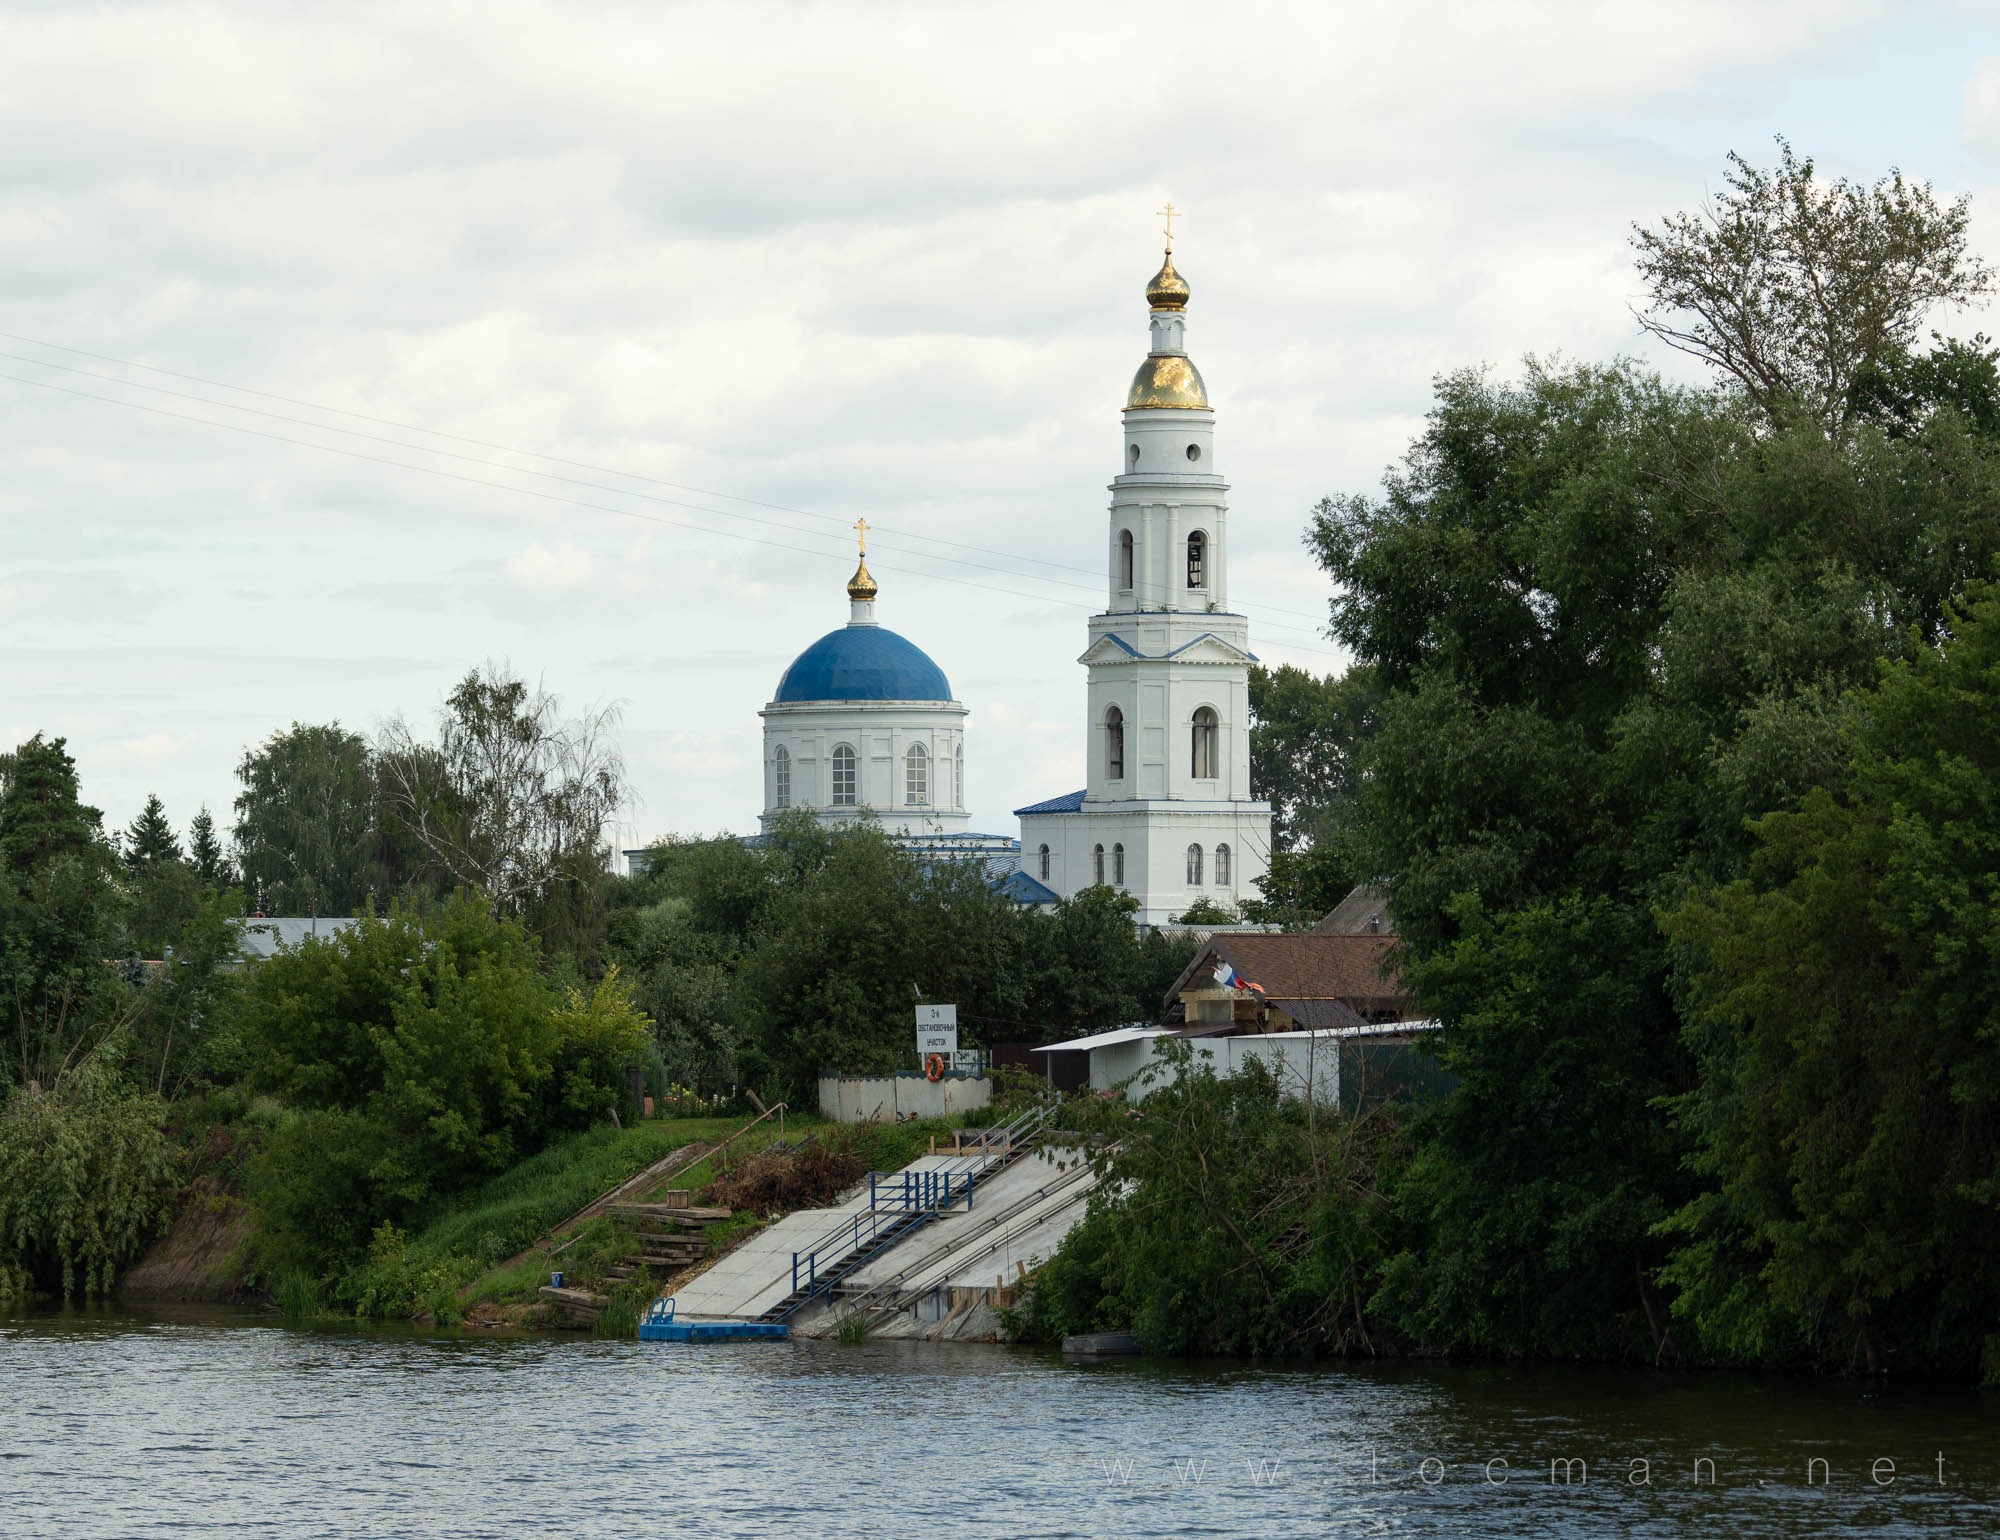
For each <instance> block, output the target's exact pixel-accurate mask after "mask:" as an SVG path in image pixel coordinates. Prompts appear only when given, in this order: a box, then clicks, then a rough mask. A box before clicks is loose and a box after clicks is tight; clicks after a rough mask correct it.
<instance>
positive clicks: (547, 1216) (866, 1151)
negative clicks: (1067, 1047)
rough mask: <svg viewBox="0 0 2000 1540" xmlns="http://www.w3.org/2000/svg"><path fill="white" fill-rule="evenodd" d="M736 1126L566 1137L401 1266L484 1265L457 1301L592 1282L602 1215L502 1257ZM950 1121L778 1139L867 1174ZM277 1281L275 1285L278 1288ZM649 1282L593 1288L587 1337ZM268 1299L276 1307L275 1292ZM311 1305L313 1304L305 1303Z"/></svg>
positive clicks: (644, 1126)
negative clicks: (561, 1244) (814, 1146)
mask: <svg viewBox="0 0 2000 1540" xmlns="http://www.w3.org/2000/svg"><path fill="white" fill-rule="evenodd" d="M743 1121H744V1120H742V1119H734V1118H732V1119H720V1118H677V1119H667V1118H658V1119H651V1120H648V1121H646V1122H642V1123H636V1124H634V1125H633V1126H631V1127H630V1128H624V1129H617V1128H612V1127H610V1126H608V1125H607V1126H605V1127H601V1128H594V1129H591V1130H589V1131H587V1132H585V1133H581V1134H576V1135H573V1136H571V1137H570V1138H568V1139H565V1140H563V1141H562V1142H561V1143H559V1144H555V1145H552V1146H550V1147H549V1148H548V1149H546V1150H544V1151H542V1153H541V1154H539V1155H535V1156H533V1157H531V1158H529V1159H527V1160H524V1161H522V1162H521V1163H520V1164H519V1165H517V1166H515V1167H513V1168H512V1169H511V1170H509V1171H506V1172H503V1173H502V1174H501V1175H499V1176H497V1177H495V1178H494V1179H493V1180H492V1181H490V1182H488V1183H487V1184H486V1185H485V1186H484V1187H483V1188H481V1189H480V1190H479V1191H478V1192H477V1193H476V1194H474V1195H473V1197H472V1199H471V1201H470V1202H469V1203H468V1204H467V1205H466V1206H465V1207H464V1208H462V1209H460V1210H458V1211H457V1212H456V1213H452V1214H447V1215H445V1216H444V1217H443V1218H441V1219H439V1220H438V1221H437V1222H436V1223H434V1224H432V1225H431V1226H429V1227H428V1228H427V1229H425V1230H424V1231H422V1232H421V1233H420V1234H418V1235H416V1236H414V1237H412V1238H411V1240H410V1244H409V1248H408V1258H409V1261H410V1263H411V1265H413V1266H418V1267H422V1266H429V1265H434V1264H438V1263H442V1262H446V1261H449V1260H452V1259H464V1258H471V1259H477V1260H480V1261H483V1262H485V1263H486V1264H487V1270H486V1271H485V1272H484V1273H482V1274H481V1275H480V1276H478V1277H476V1278H475V1279H473V1280H472V1282H471V1283H469V1284H468V1285H467V1286H466V1287H465V1289H464V1290H463V1292H462V1293H461V1294H460V1296H459V1298H460V1302H461V1303H462V1304H463V1305H466V1306H470V1305H474V1304H479V1303H482V1302H484V1303H490V1304H496V1305H498V1304H513V1303H520V1302H528V1301H533V1299H534V1298H535V1290H536V1289H537V1288H539V1287H540V1286H541V1285H542V1284H543V1283H544V1282H546V1281H547V1277H548V1273H549V1271H550V1269H551V1268H560V1269H562V1270H563V1272H564V1273H565V1274H566V1275H569V1277H570V1279H571V1280H572V1281H573V1282H575V1283H577V1284H579V1285H582V1286H585V1287H592V1288H596V1287H598V1269H599V1267H600V1266H602V1265H603V1264H604V1263H605V1262H607V1261H610V1260H614V1259H615V1256H616V1255H622V1254H623V1252H624V1251H625V1250H628V1249H629V1247H628V1245H627V1244H626V1241H627V1237H626V1235H625V1230H626V1228H627V1227H625V1226H623V1225H618V1224H615V1223H614V1222H612V1221H610V1220H607V1219H603V1218H599V1219H596V1220H593V1221H591V1223H590V1224H589V1225H588V1226H587V1227H586V1228H585V1230H584V1232H583V1233H582V1234H581V1235H580V1236H578V1237H577V1238H576V1239H575V1241H574V1244H572V1245H570V1246H568V1247H567V1248H566V1249H565V1250H564V1251H563V1253H562V1255H561V1256H559V1257H556V1258H554V1259H551V1258H550V1257H549V1256H548V1255H547V1254H546V1253H545V1252H542V1251H539V1250H537V1251H533V1252H530V1253H529V1255H527V1256H525V1257H521V1258H519V1260H517V1261H513V1262H511V1263H508V1262H507V1259H508V1258H510V1257H514V1256H516V1254H517V1253H520V1252H524V1251H528V1248H530V1247H532V1246H534V1245H535V1244H536V1243H537V1242H538V1241H540V1240H542V1239H543V1238H544V1237H545V1236H547V1235H548V1233H549V1231H550V1230H551V1229H552V1228H554V1227H555V1226H556V1225H558V1224H560V1223H561V1222H562V1221H563V1220H565V1219H567V1218H568V1217H569V1216H570V1215H571V1214H573V1213H575V1212H576V1211H577V1210H578V1209H580V1208H582V1207H583V1206H584V1205H585V1204H586V1203H589V1202H590V1201H592V1200H593V1199H595V1198H597V1197H600V1196H601V1195H602V1194H604V1193H605V1192H606V1191H608V1190H609V1189H611V1188H612V1187H615V1186H617V1185H618V1184H619V1183H620V1182H622V1181H625V1180H626V1179H627V1178H629V1177H632V1176H635V1175H637V1174H638V1173H639V1172H640V1171H643V1170H644V1169H645V1168H646V1167H647V1166H649V1165H651V1164H652V1163H653V1162H655V1161H657V1160H659V1159H660V1158H661V1157H662V1156H664V1155H667V1154H669V1153H670V1152H672V1151H674V1150H677V1149H680V1148H682V1147H684V1146H686V1145H688V1144H691V1143H693V1142H695V1141H697V1140H707V1141H711V1142H714V1143H718V1144H719V1143H720V1142H721V1141H722V1140H724V1139H726V1138H728V1137H729V1136H730V1135H731V1134H732V1133H734V1132H736V1130H737V1129H739V1128H741V1127H742V1126H743ZM962 1126H964V1122H963V1119H961V1118H935V1119H930V1120H928V1121H925V1122H921V1123H863V1124H856V1125H850V1126H848V1127H841V1126H840V1125H836V1124H831V1123H828V1122H827V1121H826V1120H825V1119H822V1118H816V1117H811V1116H803V1117H790V1118H788V1119H787V1126H786V1130H785V1132H786V1137H787V1139H788V1140H791V1139H795V1138H797V1137H798V1136H799V1135H800V1134H802V1133H806V1132H812V1133H816V1134H818V1135H819V1137H821V1138H839V1139H844V1140H851V1141H852V1143H851V1148H852V1149H853V1151H854V1154H855V1156H856V1158H857V1159H859V1160H860V1161H861V1162H862V1164H863V1165H864V1166H866V1167H867V1168H868V1169H869V1170H872V1171H895V1170H900V1169H901V1168H902V1167H904V1166H906V1165H908V1164H909V1163H910V1162H911V1161H913V1160H915V1159H916V1158H917V1157H918V1156H920V1155H922V1154H924V1153H925V1152H926V1151H927V1150H928V1149H929V1148H930V1141H931V1139H932V1137H933V1136H934V1135H935V1136H946V1137H948V1136H949V1135H950V1133H951V1131H952V1130H953V1129H954V1128H959V1127H962ZM777 1135H778V1126H777V1123H776V1121H775V1120H773V1121H771V1122H767V1123H764V1124H761V1125H759V1126H758V1127H757V1128H756V1129H754V1130H753V1131H752V1132H750V1133H749V1134H747V1135H746V1136H744V1137H743V1138H742V1139H740V1140H738V1141H737V1143H735V1144H733V1145H731V1146H730V1149H729V1159H730V1164H731V1166H732V1167H733V1166H735V1165H736V1164H737V1162H738V1160H739V1159H741V1158H745V1157H748V1156H750V1155H752V1154H755V1153H756V1152H757V1151H759V1150H761V1149H764V1148H766V1147H767V1146H768V1145H770V1144H771V1143H772V1141H774V1140H775V1139H776V1138H777ZM719 1175H721V1163H720V1162H719V1161H718V1160H717V1159H716V1158H715V1157H714V1156H713V1155H711V1156H708V1157H706V1158H704V1159H703V1160H701V1161H699V1162H698V1163H696V1165H694V1166H693V1167H691V1168H689V1169H688V1170H687V1171H684V1172H681V1173H678V1174H676V1175H675V1176H673V1177H672V1178H670V1179H669V1184H670V1185H671V1186H674V1187H679V1188H686V1189H689V1190H691V1191H699V1190H701V1189H702V1188H703V1187H705V1186H707V1185H708V1183H709V1182H711V1181H713V1180H714V1179H715V1178H716V1177H717V1176H719ZM763 1223H764V1221H763V1220H762V1219H760V1218H759V1217H758V1216H757V1215H755V1214H753V1213H749V1212H747V1211H746V1212H743V1213H738V1214H735V1215H732V1216H731V1217H730V1218H729V1219H726V1220H724V1221H722V1222H721V1223H719V1224H714V1225H710V1226H709V1227H708V1228H707V1230H706V1232H705V1235H706V1238H707V1241H708V1254H709V1255H710V1256H716V1255H719V1254H721V1253H722V1252H724V1251H727V1250H728V1249H729V1248H730V1247H731V1246H733V1245H735V1244H736V1243H737V1242H738V1241H739V1240H741V1239H742V1238H743V1237H744V1236H745V1235H748V1234H749V1233H751V1232H752V1231H754V1230H756V1229H758V1228H760V1227H761V1226H762V1224H763ZM503 1264H505V1265H503ZM309 1281H310V1280H308V1282H309ZM283 1288H284V1285H283V1284H281V1285H280V1290H281V1294H282V1290H283ZM652 1288H653V1280H651V1279H649V1278H647V1276H646V1274H645V1273H644V1272H643V1271H642V1272H641V1273H640V1274H638V1275H637V1276H635V1277H634V1278H633V1279H631V1280H630V1281H629V1283H628V1284H625V1285H620V1286H618V1287H616V1288H611V1287H604V1288H603V1289H602V1292H605V1293H608V1294H610V1295H611V1296H612V1304H611V1305H610V1306H608V1307H607V1308H606V1311H605V1313H604V1317H603V1318H602V1319H601V1320H600V1321H599V1323H598V1328H597V1334H598V1335H599V1336H617V1337H625V1336H633V1335H635V1334H636V1333H637V1331H638V1319H639V1315H640V1314H641V1313H642V1312H643V1310H644V1308H645V1298H642V1297H641V1295H642V1294H643V1295H645V1296H646V1297H650V1292H651V1290H652ZM280 1303H281V1308H282V1304H283V1301H282V1299H281V1302H280ZM314 1308H315V1309H317V1302H316V1301H315V1306H314ZM628 1316H629V1317H630V1319H629V1320H628V1319H627V1317H628Z"/></svg>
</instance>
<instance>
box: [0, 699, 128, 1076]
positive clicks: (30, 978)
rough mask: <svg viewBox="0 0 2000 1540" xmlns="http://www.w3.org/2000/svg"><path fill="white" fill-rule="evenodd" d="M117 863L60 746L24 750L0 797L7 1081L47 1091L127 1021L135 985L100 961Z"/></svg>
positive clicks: (114, 952) (117, 911)
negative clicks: (8, 1038)
mask: <svg viewBox="0 0 2000 1540" xmlns="http://www.w3.org/2000/svg"><path fill="white" fill-rule="evenodd" d="M116 867H117V857H116V856H115V854H114V853H113V852H112V849H111V846H110V842H109V841H107V840H106V839H105V838H104V835H103V831H102V827H101V824H100V819H99V814H98V811H97V809H96V808H93V807H86V806H84V805H83V804H82V803H81V802H80V801H79V800H78V789H77V777H76V765H75V762H74V761H72V760H71V758H70V757H69V754H68V752H67V750H66V749H65V747H64V742H63V740H62V739H60V738H57V739H55V740H53V741H48V740H45V739H43V738H42V737H41V735H40V734H37V735H36V736H35V737H33V738H31V739H29V740H28V741H27V742H26V743H24V744H22V745H21V746H20V748H19V749H17V750H16V751H15V754H14V764H13V770H12V773H11V774H10V775H9V777H8V780H7V788H6V791H5V793H4V794H0V1001H4V1002H5V1006H6V1010H7V1014H8V1017H9V1018H10V1020H9V1026H10V1027H11V1029H12V1030H11V1032H10V1034H9V1035H10V1036H11V1038H12V1039H13V1041H12V1043H11V1044H10V1051H9V1052H8V1053H7V1055H6V1056H5V1061H4V1062H6V1064H7V1074H8V1076H9V1078H11V1079H14V1080H15V1081H16V1083H17V1084H21V1085H27V1084H30V1083H36V1084H39V1085H40V1086H41V1087H42V1088H43V1089H44V1090H45V1091H48V1092H50V1093H54V1092H55V1091H56V1090H57V1088H58V1086H59V1084H60V1082H61V1080H62V1079H63V1077H64V1076H65V1075H66V1074H68V1073H69V1072H70V1071H71V1070H72V1069H74V1068H76V1067H78V1066H79V1065H81V1064H82V1063H83V1062H84V1061H86V1060H87V1059H88V1058H89V1056H90V1055H91V1054H92V1053H94V1052H95V1051H96V1050H97V1049H98V1048H100V1047H102V1046H104V1045H105V1044H106V1043H108V1042H109V1041H110V1040H111V1039H112V1037H113V1036H114V1035H115V1034H116V1033H117V1031H118V1030H119V1028H120V1027H121V1026H123V1025H125V1024H127V1023H128V1022H129V1021H130V1020H131V1018H132V1015H133V1013H134V1010H135V1003H134V992H133V989H132V987H131V985H130V984H129V983H128V982H127V981H125V980H124V979H122V978H121V977H120V976H119V973H118V971H117V970H116V969H115V968H113V967H111V966H110V965H109V963H108V962H107V959H110V958H114V957H117V956H118V955H120V952H121V947H120V940H121V928H122V922H123V908H124V900H123V895H122V893H121V892H120V890H119V888H118V885H117V882H116V880H115V877H114V872H115V870H116Z"/></svg>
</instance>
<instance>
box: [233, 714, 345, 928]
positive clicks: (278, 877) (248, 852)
mask: <svg viewBox="0 0 2000 1540" xmlns="http://www.w3.org/2000/svg"><path fill="white" fill-rule="evenodd" d="M236 776H237V779H238V780H239V781H241V782H242V784H243V790H242V791H241V792H239V793H238V794H237V797H236V826H235V830H234V836H235V842H236V858H237V864H238V866H239V867H240V868H241V870H242V873H243V881H244V884H245V886H246V887H247V888H248V889H249V891H250V894H251V898H252V900H253V904H254V906H255V907H259V908H262V909H263V910H264V912H266V913H268V914H285V913H292V914H305V913H308V912H310V913H314V914H327V915H350V914H353V913H355V912H356V911H357V910H359V909H360V908H361V906H362V904H363V902H364V901H366V899H367V898H368V897H369V895H370V893H371V892H372V891H374V889H375V887H376V883H377V872H376V864H375V843H376V831H375V814H374V806H375V772H374V763H373V760H372V757H371V755H370V753H369V748H368V742H367V740H366V739H364V738H363V737H361V735H360V734H358V733H351V732H348V731H346V730H345V729H343V728H342V727H341V725H340V724H339V723H338V722H331V723H328V724H326V725H324V726H307V725H305V724H303V723H299V722H294V723H293V724H292V725H291V727H290V728H289V729H287V730H286V731H284V732H281V733H275V734H273V735H272V736H271V737H270V738H269V739H267V740H266V741H265V742H264V743H263V744H262V745H260V746H259V747H258V748H257V749H255V750H253V751H251V752H249V753H246V754H245V755H244V756H243V759H242V762H241V763H240V764H239V765H238V766H237V767H236Z"/></svg>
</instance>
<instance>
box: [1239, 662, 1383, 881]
mask: <svg viewBox="0 0 2000 1540" xmlns="http://www.w3.org/2000/svg"><path fill="white" fill-rule="evenodd" d="M1381 697H1382V691H1381V689H1380V688H1379V686H1378V685H1377V684H1376V682H1375V676H1374V674H1373V672H1372V671H1371V670H1369V669H1367V668H1352V669H1349V670H1348V671H1347V672H1346V673H1345V674H1341V675H1332V674H1329V675H1327V676H1326V677H1325V678H1316V677H1314V676H1313V675H1311V674H1309V673H1307V672H1306V671H1305V670H1304V669H1302V668H1294V667H1293V666H1292V665H1291V664H1289V663H1286V664H1283V665H1281V666H1280V667H1278V668H1275V669H1269V668H1265V667H1264V666H1263V665H1262V664H1257V665H1255V666H1253V667H1252V668H1251V670H1250V789H1251V791H1252V792H1253V793H1254V794H1256V795H1257V796H1260V797H1264V798H1266V799H1268V800H1269V802H1270V804H1271V848H1272V850H1273V851H1280V850H1295V849H1299V848H1302V847H1303V846H1305V845H1308V844H1313V843H1317V842H1319V841H1320V840H1322V839H1326V838H1329V837H1331V836H1332V834H1333V833H1334V832H1335V830H1336V829H1337V828H1338V825H1339V821H1340V815H1341V813H1342V812H1343V811H1344V810H1345V809H1346V808H1347V807H1348V806H1349V805H1350V804H1351V803H1352V801H1353V799H1354V794H1355V792H1356V791H1357V790H1358V789H1359V787H1360V780H1361V775H1360V766H1361V749H1362V746H1363V745H1364V744H1365V743H1366V742H1367V740H1368V739H1369V737H1371V736H1372V735H1373V733H1374V729H1375V714H1376V711H1377V710H1378V708H1379V706H1380V704H1381Z"/></svg>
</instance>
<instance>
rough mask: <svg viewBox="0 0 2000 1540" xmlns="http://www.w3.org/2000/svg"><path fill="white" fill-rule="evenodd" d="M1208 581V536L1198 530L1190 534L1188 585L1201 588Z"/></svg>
mask: <svg viewBox="0 0 2000 1540" xmlns="http://www.w3.org/2000/svg"><path fill="white" fill-rule="evenodd" d="M1207 582H1208V536H1206V535H1204V534H1203V533H1202V532H1201V531H1200V530H1196V531H1195V532H1194V533H1193V534H1192V535H1189V536H1188V587H1190V588H1200V587H1202V586H1203V585H1204V584H1206V583H1207Z"/></svg>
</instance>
